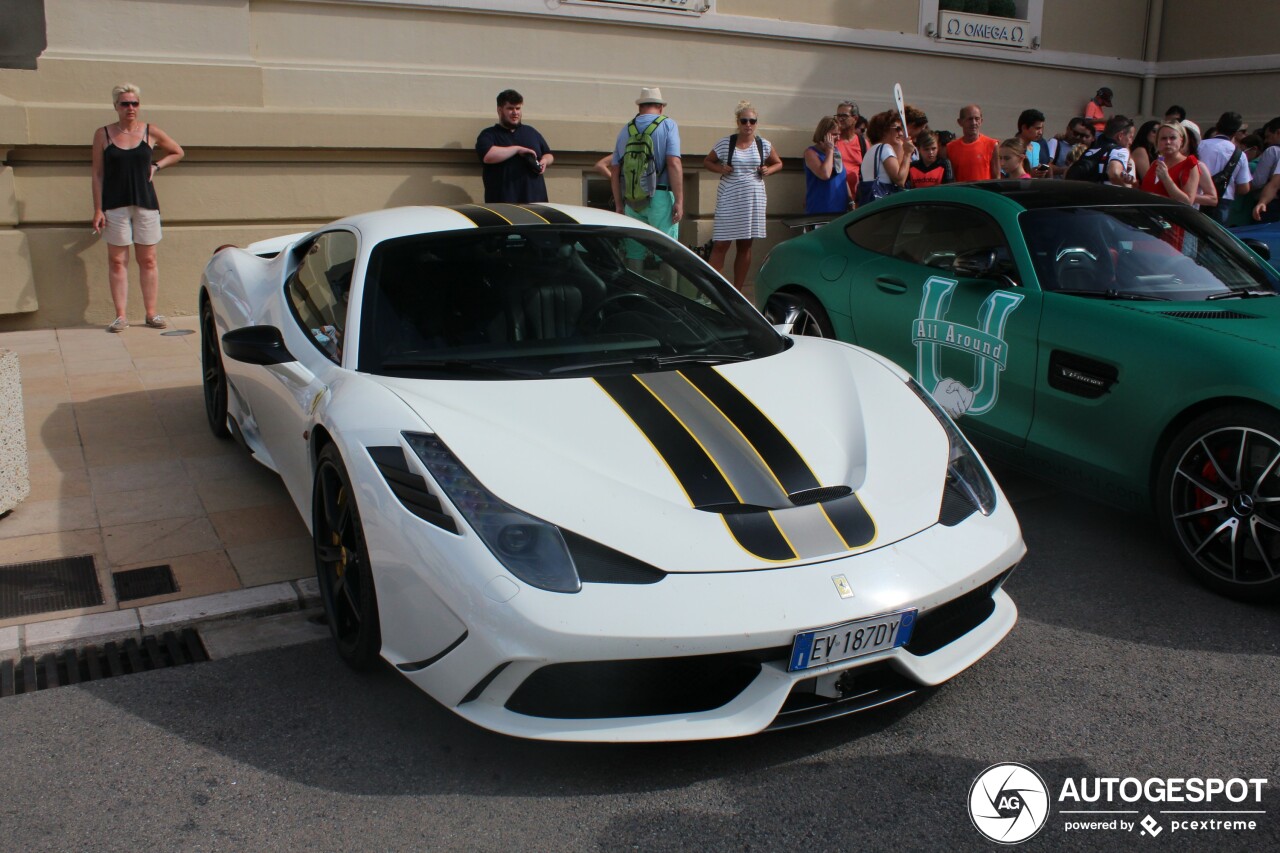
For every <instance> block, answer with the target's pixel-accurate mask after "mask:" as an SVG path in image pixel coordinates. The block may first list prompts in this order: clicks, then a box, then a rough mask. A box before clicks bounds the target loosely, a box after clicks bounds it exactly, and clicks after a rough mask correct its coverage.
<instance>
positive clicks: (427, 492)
mask: <svg viewBox="0 0 1280 853" xmlns="http://www.w3.org/2000/svg"><path fill="white" fill-rule="evenodd" d="M367 450H368V451H369V456H371V457H372V458H373V464H374V465H377V466H378V471H379V472H381V474H382V476H383V477H384V478H385V479H386V481H387V485H388V486H390V487H391V491H392V493H393V494H395V496H396V497H397V498H399V499H400V503H402V504H404V508H405V509H407V510H409V512H411V513H413V514H414V515H416V516H417V517H418V518H421V519H422V520H423V521H426V522H428V523H430V524H434V525H435V526H436V527H439V528H441V529H443V530H447V531H449V532H450V533H457V532H458V523H457V522H456V521H454V520H453V516H451V515H449V514H448V513H446V512H445V510H444V506H443V504H441V503H440V499H439V498H437V497H436V496H435V495H434V494H432V493H431V489H430V488H428V487H427V481H426V480H425V479H423V478H422V477H421V476H420V475H418V474H415V473H414V472H412V471H410V470H409V464H408V463H407V462H405V459H404V449H403V448H401V447H399V446H392V447H370V448H367Z"/></svg>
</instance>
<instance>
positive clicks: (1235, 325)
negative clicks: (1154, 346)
mask: <svg viewBox="0 0 1280 853" xmlns="http://www.w3.org/2000/svg"><path fill="white" fill-rule="evenodd" d="M1117 307H1122V308H1124V309H1127V310H1131V311H1137V312H1140V313H1142V314H1147V315H1151V316H1152V317H1153V319H1154V318H1155V317H1161V318H1163V319H1167V320H1168V321H1170V322H1173V323H1179V324H1183V325H1184V326H1192V327H1194V328H1196V329H1198V330H1202V331H1204V332H1206V333H1209V334H1214V335H1223V336H1226V337H1231V338H1235V339H1236V340H1239V341H1247V342H1249V343H1253V344H1256V345H1258V346H1261V347H1266V348H1267V349H1269V350H1280V296H1262V297H1258V298H1256V299H1223V300H1218V301H1213V302H1178V303H1161V302H1143V303H1126V304H1124V305H1123V306H1119V305H1118V306H1117Z"/></svg>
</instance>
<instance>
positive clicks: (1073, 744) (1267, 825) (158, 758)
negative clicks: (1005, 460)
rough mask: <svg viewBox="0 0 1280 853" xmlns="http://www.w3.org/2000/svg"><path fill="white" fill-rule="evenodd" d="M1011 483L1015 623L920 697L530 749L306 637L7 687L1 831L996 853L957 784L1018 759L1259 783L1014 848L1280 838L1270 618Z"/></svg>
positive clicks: (182, 838)
mask: <svg viewBox="0 0 1280 853" xmlns="http://www.w3.org/2000/svg"><path fill="white" fill-rule="evenodd" d="M1001 479H1002V482H1004V483H1005V484H1006V488H1007V489H1008V490H1009V492H1010V495H1011V497H1012V499H1013V502H1014V504H1015V506H1016V507H1017V509H1018V511H1019V517H1020V519H1021V521H1022V524H1023V529H1024V534H1025V536H1026V539H1027V542H1028V545H1029V547H1030V555H1029V556H1028V558H1027V560H1026V561H1025V562H1024V564H1023V565H1022V567H1021V568H1020V569H1019V571H1018V572H1017V573H1016V574H1015V575H1014V577H1013V578H1012V579H1011V581H1010V583H1009V586H1008V589H1009V591H1010V593H1011V594H1012V595H1013V597H1014V599H1015V600H1016V601H1017V603H1018V606H1019V608H1020V611H1021V616H1020V620H1019V623H1018V626H1017V627H1016V628H1015V629H1014V631H1013V633H1012V634H1011V635H1010V636H1009V637H1008V639H1007V640H1006V641H1005V642H1004V643H1003V644H1002V645H1001V646H1000V647H999V648H998V649H997V650H996V651H995V652H994V653H993V654H991V655H990V656H989V657H987V658H986V659H985V660H983V661H981V662H980V663H979V664H978V665H976V666H975V667H973V668H972V669H970V670H969V671H968V672H966V673H964V674H962V675H961V676H960V677H959V678H957V679H955V680H954V681H952V682H951V683H950V684H948V685H946V686H944V687H942V688H941V689H938V690H936V691H933V692H932V693H931V694H929V695H927V696H923V697H915V698H913V699H911V700H908V701H906V702H904V703H900V704H898V705H896V706H891V707H889V708H886V709H880V710H878V711H874V712H870V713H867V714H863V715H860V716H855V717H850V718H845V719H843V720H837V721H832V722H828V723H825V724H821V725H818V726H813V727H809V728H803V729H798V730H792V731H787V732H781V733H777V734H771V735H764V736H759V737H755V738H750V739H745V740H735V741H721V742H711V743H701V744H672V745H650V746H613V747H610V746H584V745H558V744H543V743H526V742H521V741H517V740H513V739H509V738H505V737H501V736H498V735H493V734H489V733H487V732H484V731H481V730H479V729H476V728H474V727H472V726H470V725H469V724H467V723H465V722H463V721H461V720H460V719H458V718H456V717H454V716H453V715H452V714H450V713H449V712H447V711H445V710H444V709H442V708H440V707H439V706H437V705H436V704H435V703H434V702H432V700H430V699H429V698H427V697H426V696H425V695H423V694H421V693H419V692H418V691H417V690H416V689H415V688H414V687H412V686H411V685H410V684H409V683H408V682H407V681H404V680H402V679H400V678H399V677H398V676H397V675H395V674H394V673H393V672H390V671H384V672H380V673H376V674H374V675H372V676H359V675H356V674H353V673H351V672H349V671H348V670H346V669H345V668H344V667H343V666H342V665H341V664H340V663H339V662H338V661H337V659H336V657H335V656H334V655H333V654H332V652H331V650H330V649H329V648H328V646H327V644H326V643H308V644H305V645H299V646H294V647H291V648H285V649H277V650H273V651H268V652H260V653H256V654H250V655H244V656H240V657H235V658H230V659H226V660H221V661H215V662H212V663H207V664H200V665H198V666H192V667H185V668H181V669H173V670H164V671H158V672H153V673H147V674H143V675H137V676H127V677H123V678H117V679H114V680H110V681H105V682H99V683H97V684H95V685H91V686H82V687H64V688H60V689H56V690H48V691H44V692H41V693H36V694H32V695H27V696H18V697H14V698H10V699H5V700H3V701H0V763H2V764H3V766H4V767H5V768H6V770H5V772H4V774H3V775H2V776H0V839H3V840H2V841H0V846H2V847H3V849H7V850H15V851H18V850H21V851H27V850H56V851H66V850H94V851H97V850H128V851H138V850H166V851H167V850H292V849H297V850H302V849H306V850H374V849H386V850H411V849H417V850H539V851H544V850H545V851H559V850H596V849H601V850H645V851H648V850H698V851H701V850H708V851H714V850H768V851H773V850H797V851H799V850H803V851H825V850H840V851H843V850H850V851H852V850H894V849H903V850H984V849H996V847H997V845H995V844H993V843H991V842H988V841H986V840H985V839H984V838H983V837H982V836H981V835H979V834H978V832H977V830H976V829H975V828H974V826H973V824H972V823H971V821H970V818H969V815H968V810H967V801H968V793H969V788H970V785H971V784H972V783H973V781H974V779H975V777H977V776H978V774H979V773H981V772H982V771H983V770H984V769H985V768H987V767H988V766H990V765H992V764H996V763H1000V762H1010V761H1016V762H1021V763H1023V764H1025V765H1028V766H1029V767H1031V768H1033V769H1034V770H1036V771H1037V772H1038V773H1039V774H1040V775H1041V776H1042V777H1044V779H1045V780H1046V782H1047V783H1048V786H1049V788H1050V791H1051V797H1052V798H1055V799H1056V796H1057V792H1058V790H1059V789H1060V787H1061V786H1062V784H1063V783H1064V780H1066V779H1067V778H1069V777H1070V778H1076V779H1079V778H1081V777H1084V778H1088V779H1092V778H1093V777H1118V778H1125V777H1134V778H1137V779H1143V780H1145V779H1147V778H1150V777H1180V778H1181V777H1221V778H1232V777H1242V778H1267V779H1268V780H1270V781H1269V784H1268V785H1267V786H1266V788H1265V789H1264V793H1263V797H1262V802H1261V804H1258V805H1249V806H1248V807H1249V808H1251V809H1255V810H1262V811H1265V812H1266V813H1265V814H1258V815H1249V816H1247V817H1250V818H1252V819H1255V820H1256V821H1257V822H1258V825H1257V829H1255V830H1253V831H1247V830H1246V831H1236V832H1226V833H1215V832H1193V831H1181V832H1175V831H1174V830H1173V829H1172V828H1167V829H1162V830H1161V831H1160V834H1159V835H1158V836H1156V837H1151V836H1141V835H1139V831H1138V830H1137V829H1135V830H1133V831H1130V832H1121V831H1118V830H1115V831H1110V830H1095V831H1089V832H1068V831H1066V830H1065V829H1064V825H1065V823H1066V821H1067V820H1068V819H1073V818H1077V817H1078V816H1075V815H1062V814H1060V813H1059V812H1060V811H1061V809H1062V808H1067V806H1060V805H1059V804H1058V803H1056V802H1054V803H1052V805H1051V809H1050V816H1049V817H1048V820H1047V824H1046V825H1045V827H1044V829H1043V830H1041V831H1040V833H1039V834H1038V835H1036V836H1035V837H1033V838H1032V839H1031V840H1029V841H1027V842H1026V843H1025V844H1023V845H1021V847H1022V848H1023V849H1028V850H1058V849H1081V850H1085V849H1087V850H1100V849H1115V850H1132V849H1150V850H1188V849H1195V850H1215V851H1216V850H1236V849H1238V850H1276V849H1280V793H1277V788H1280V757H1278V756H1280V749H1278V747H1277V744H1278V743H1280V738H1277V735H1278V734H1280V724H1278V721H1280V609H1278V608H1276V607H1274V606H1272V607H1255V606H1247V605H1242V604H1239V603H1236V602H1232V601H1228V600H1225V599H1221V598H1218V597H1216V596H1214V595H1213V594H1211V593H1208V592H1206V591H1204V590H1202V589H1201V588H1199V587H1198V586H1196V585H1195V584H1194V583H1193V582H1192V581H1191V580H1190V579H1189V578H1188V577H1187V576H1185V575H1184V574H1183V572H1182V570H1181V568H1180V567H1179V566H1178V564H1177V563H1176V561H1175V560H1174V558H1173V557H1172V555H1171V553H1170V552H1169V551H1168V549H1167V548H1166V547H1165V546H1164V544H1163V543H1162V542H1161V541H1160V539H1159V537H1158V535H1157V532H1156V530H1155V527H1154V525H1153V524H1151V523H1149V522H1148V521H1146V520H1145V519H1142V518H1135V517H1130V516H1117V515H1115V514H1113V513H1111V512H1109V511H1107V510H1105V509H1103V508H1101V507H1099V506H1097V505H1094V504H1089V503H1083V502H1081V501H1079V500H1078V499H1075V498H1072V497H1068V496H1063V495H1059V494H1055V493H1052V492H1049V491H1047V490H1046V489H1044V488H1042V487H1039V486H1037V485H1036V484H1034V483H1031V482H1028V481H1020V480H1018V479H1016V478H1013V477H1010V476H1008V475H1006V476H1004V477H1002V478H1001ZM1219 804H1221V805H1223V806H1230V807H1232V808H1242V807H1244V806H1238V805H1235V804H1231V803H1226V802H1225V801H1223V800H1221V799H1219V800H1217V801H1215V803H1214V804H1213V806H1214V807H1218V806H1219ZM1085 805H1086V806H1087V807H1091V808H1098V807H1099V806H1098V805H1097V804H1085ZM1112 808H1127V809H1131V810H1136V811H1137V814H1131V815H1127V816H1125V817H1126V818H1127V819H1131V820H1132V819H1140V818H1141V817H1142V816H1144V815H1146V814H1150V813H1153V812H1156V811H1158V810H1159V809H1161V808H1184V809H1194V808H1204V806H1203V805H1200V806H1196V805H1185V806H1180V807H1179V806H1168V805H1153V804H1150V803H1145V802H1144V803H1139V804H1137V805H1136V806H1134V805H1120V806H1112ZM1157 816H1158V817H1161V819H1162V820H1163V821H1166V822H1167V821H1169V820H1172V819H1175V816H1161V815H1157ZM1108 817H1110V816H1108ZM1181 817H1182V818H1186V817H1196V818H1206V817H1211V816H1204V815H1198V816H1181Z"/></svg>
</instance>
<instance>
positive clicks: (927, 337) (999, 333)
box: [911, 276, 1022, 418]
mask: <svg viewBox="0 0 1280 853" xmlns="http://www.w3.org/2000/svg"><path fill="white" fill-rule="evenodd" d="M956 284H957V282H956V281H955V280H954V279H948V278H941V277H940V276H932V277H930V278H929V280H928V281H926V282H925V283H924V298H922V299H921V300H920V316H919V317H917V318H916V319H915V320H913V321H911V342H912V343H913V344H915V347H916V379H917V380H918V381H919V382H920V384H921V385H922V386H924V388H925V389H926V390H927V391H929V393H930V394H932V395H933V398H934V399H935V400H937V401H938V404H939V405H940V406H942V408H944V409H946V410H947V413H948V414H949V415H951V417H953V418H958V417H960V416H961V415H966V414H967V415H982V414H985V413H987V412H989V411H991V409H992V408H994V407H995V404H996V400H997V399H998V398H999V396H1000V374H1001V373H1002V372H1004V368H1005V364H1006V363H1007V362H1008V358H1009V345H1008V344H1007V343H1006V342H1005V340H1004V329H1005V326H1006V325H1007V324H1008V322H1009V316H1010V315H1011V314H1012V313H1013V312H1014V309H1016V308H1017V307H1018V303H1020V302H1022V294H1019V293H1006V292H1004V291H996V292H995V293H992V294H991V295H990V296H988V297H987V298H986V299H985V300H984V301H983V303H982V306H981V307H980V308H979V309H978V326H977V327H976V328H975V327H973V326H964V325H961V324H959V323H954V322H951V321H949V320H947V312H948V311H949V310H950V308H951V296H952V294H953V293H954V292H955V289H956ZM943 347H947V348H949V349H955V350H960V351H961V352H966V353H970V354H972V355H973V357H974V360H975V361H974V371H973V376H974V381H973V387H969V386H967V385H965V384H964V383H963V382H961V381H959V380H958V379H955V378H952V377H950V376H943V375H942V367H941V365H942V348H943Z"/></svg>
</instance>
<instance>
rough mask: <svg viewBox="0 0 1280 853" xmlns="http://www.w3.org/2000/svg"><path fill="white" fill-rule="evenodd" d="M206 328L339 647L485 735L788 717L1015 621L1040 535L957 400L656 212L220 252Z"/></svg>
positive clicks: (696, 726) (521, 215)
mask: <svg viewBox="0 0 1280 853" xmlns="http://www.w3.org/2000/svg"><path fill="white" fill-rule="evenodd" d="M200 327H201V332H202V338H203V343H202V354H203V363H204V391H205V402H206V405H207V409H208V414H209V424H210V426H211V427H212V429H213V431H214V432H215V433H216V434H218V435H222V436H225V435H228V434H229V435H231V436H234V437H235V438H236V440H238V441H240V442H241V443H242V444H244V445H245V447H246V448H247V449H248V450H249V451H250V452H251V453H252V454H253V456H254V457H255V458H257V459H258V460H259V461H260V462H261V463H262V464H264V465H266V466H267V467H269V468H271V469H272V470H273V471H275V472H276V473H277V474H279V475H280V477H281V478H282V479H283V480H284V483H285V485H286V487H287V488H288V490H289V494H290V495H291V496H292V498H293V501H294V503H296V504H297V507H298V510H299V511H300V512H301V513H302V516H303V518H304V519H305V520H306V522H307V524H308V525H309V526H310V529H311V533H312V535H313V538H314V540H315V560H316V571H317V575H318V577H319V582H320V589H321V594H322V598H323V600H324V606H325V611H326V614H327V617H328V622H329V627H330V629H331V631H332V633H333V638H334V640H335V643H336V646H337V650H338V653H339V654H340V655H341V656H342V658H343V659H344V660H346V661H347V662H348V663H349V664H351V665H352V666H354V667H356V668H364V667H368V666H370V665H372V664H373V663H375V662H376V661H377V659H378V658H383V659H385V660H386V661H387V662H388V663H390V664H391V665H392V666H394V667H395V668H396V669H397V670H399V671H400V672H401V673H402V674H403V675H404V676H405V677H406V678H408V679H410V680H411V681H413V682H414V683H415V684H417V685H418V686H419V687H420V688H422V689H423V690H424V691H426V692H427V693H428V694H430V695H431V696H432V697H434V698H435V699H436V700H437V701H439V702H440V703H442V704H443V705H445V706H446V707H447V708H449V709H451V710H453V711H454V712H456V713H457V714H459V715H461V716H463V717H465V718H466V719H468V720H470V721H472V722H473V723H476V724H478V725H480V726H484V727H485V728H488V729H493V730H495V731H499V732H505V733H507V734H511V735H517V736H520V737H529V738H546V739H556V740H580V741H592V740H594V741H624V740H625V741H658V740H685V739H695V738H716V737H729V736H734V735H746V734H751V733H753V732H759V731H762V730H765V729H778V728H785V727H788V726H793V725H798V724H802V723H809V722H814V721H817V720H822V719H827V718H830V717H834V716H838V715H840V714H845V713H849V712H852V711H857V710H862V709H865V708H870V707H873V706H876V705H880V704H883V703H885V702H888V701H892V700H894V699H898V698H901V697H904V696H907V695H909V694H911V693H913V692H914V691H916V690H917V689H919V688H921V687H924V686H928V685H936V684H939V683H941V682H943V681H945V680H947V679H949V678H951V677H952V676H954V675H956V674H957V673H959V672H960V671H961V670H963V669H965V668H966V667H968V666H969V665H970V664H972V663H974V662H975V661H977V660H978V659H979V658H981V657H982V656H983V655H985V654H986V653H987V652H988V651H990V650H991V649H992V648H993V647H994V646H995V645H996V644H997V643H998V642H999V641H1000V640H1001V639H1002V638H1003V637H1004V636H1005V635H1006V634H1007V633H1008V632H1009V630H1010V629H1011V628H1012V627H1013V624H1014V621H1015V620H1016V618H1017V610H1016V608H1015V607H1014V604H1013V601H1012V600H1011V599H1010V598H1009V596H1008V595H1007V594H1006V593H1005V592H1004V591H1003V590H1002V589H1001V585H1002V583H1003V582H1004V580H1005V578H1007V577H1008V575H1009V573H1010V572H1011V571H1012V570H1013V567H1014V566H1015V565H1016V564H1017V562H1018V561H1019V560H1020V559H1021V558H1022V556H1023V554H1024V553H1025V548H1024V546H1023V543H1022V537H1021V533H1020V531H1019V528H1018V523H1017V520H1016V519H1015V518H1014V514H1013V511H1012V510H1011V509H1010V507H1009V504H1008V502H1007V500H1006V499H1005V498H1004V495H1003V494H1002V493H1001V492H1000V490H999V488H998V487H997V486H996V484H995V483H994V482H993V480H992V478H991V476H990V474H989V473H988V471H987V469H986V467H985V465H984V464H983V462H982V460H981V459H979V458H978V456H977V454H976V453H974V451H973V449H972V448H971V447H970V446H969V444H968V443H967V442H966V441H965V439H964V438H963V437H962V436H961V434H960V433H959V432H958V431H957V430H956V428H955V426H954V425H953V424H952V423H951V421H950V419H949V418H948V417H947V415H946V414H945V413H944V412H943V411H942V410H941V409H940V408H938V406H937V405H936V404H935V403H934V402H933V401H932V399H931V398H930V396H929V395H928V394H927V393H925V392H924V391H922V390H921V389H920V388H919V387H918V386H917V385H916V384H915V383H914V382H913V381H912V379H911V378H910V377H909V376H908V375H907V374H906V373H905V372H904V371H902V370H901V369H899V368H898V367H896V366H895V365H893V364H892V363H891V362H889V361H887V360H886V359H884V358H881V357H879V356H877V355H874V354H872V353H870V352H867V351H865V350H862V349H859V348H858V347H854V346H850V345H848V344H844V343H840V342H837V341H831V340H820V339H814V338H806V337H791V336H789V335H788V334H786V333H785V332H784V331H780V330H779V329H777V328H775V327H773V326H771V325H769V323H768V322H767V321H766V320H765V319H764V318H763V317H762V316H761V315H760V314H759V313H758V312H757V311H756V309H755V308H754V307H752V305H751V304H750V303H749V302H748V301H747V299H745V298H744V297H743V296H742V295H740V294H739V293H738V292H737V291H735V290H734V289H733V287H731V286H730V285H729V284H728V283H727V282H726V281H725V280H724V279H723V278H721V277H720V276H719V275H717V274H716V273H715V272H714V271H713V270H712V269H711V267H709V266H708V265H707V264H706V263H704V262H703V261H702V260H701V259H699V258H698V257H697V256H696V255H695V254H694V253H693V252H691V251H689V250H688V249H686V248H684V247H683V246H681V245H679V244H678V243H675V242H673V241H672V240H670V239H668V238H667V237H665V236H664V235H662V234H660V233H659V232H657V231H656V230H654V229H652V228H650V227H648V226H647V225H644V224H641V223H639V222H637V221H636V220H634V219H629V218H626V217H623V216H618V215H615V214H613V213H607V212H602V211H599V210H592V209H589V208H579V207H567V206H561V205H548V204H530V205H523V206H516V205H484V206H481V205H459V206H455V207H408V208H399V209H394V210H383V211H378V212H374V213H367V214H362V215H359V216H352V217H350V218H347V219H343V220H340V221H338V222H335V223H333V224H332V225H329V226H326V227H324V228H321V229H319V230H318V231H315V232H312V233H310V234H299V235H293V236H291V237H283V238H279V239H278V240H271V241H265V242H263V243H258V244H254V245H253V246H250V247H249V249H248V250H242V249H238V248H234V247H223V248H222V249H220V250H218V251H217V252H216V253H215V254H214V256H213V259H212V260H211V261H210V262H209V264H208V267H207V268H206V270H205V274H204V278H203V281H202V282H201V288H200Z"/></svg>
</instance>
